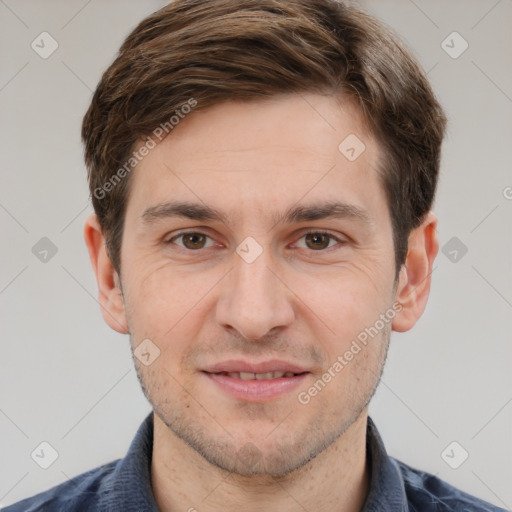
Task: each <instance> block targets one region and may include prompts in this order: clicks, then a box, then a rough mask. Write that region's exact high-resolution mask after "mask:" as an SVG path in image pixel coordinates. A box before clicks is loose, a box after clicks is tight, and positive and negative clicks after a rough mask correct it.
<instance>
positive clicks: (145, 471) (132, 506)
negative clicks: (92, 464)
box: [99, 412, 409, 512]
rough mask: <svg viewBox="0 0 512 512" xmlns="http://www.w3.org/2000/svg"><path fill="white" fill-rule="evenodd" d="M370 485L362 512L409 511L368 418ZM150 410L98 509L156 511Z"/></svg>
mask: <svg viewBox="0 0 512 512" xmlns="http://www.w3.org/2000/svg"><path fill="white" fill-rule="evenodd" d="M366 450H367V461H368V464H369V471H370V485H369V491H368V495H367V497H366V500H365V503H364V506H363V509H362V512H377V511H381V510H386V511H387V512H409V507H408V505H407V498H406V493H405V488H404V483H403V479H402V475H401V472H400V469H399V467H398V466H397V464H396V462H395V461H394V460H393V459H392V458H391V457H389V455H388V454H387V452H386V449H385V447H384V444H383V442H382V439H381V437H380V435H379V432H378V430H377V427H376V426H375V424H374V423H373V421H372V419H371V418H370V417H368V426H367V435H366ZM152 452H153V412H151V413H150V414H149V415H148V416H147V417H146V419H145V420H144V421H143V422H142V424H141V425H140V427H139V429H138V431H137V433H136V435H135V438H134V439H133V441H132V443H131V445H130V448H129V449H128V452H127V454H126V456H125V457H124V458H123V459H121V460H120V462H119V464H118V465H117V466H116V469H115V471H114V473H113V474H112V479H111V480H110V483H109V485H108V489H107V492H106V493H105V494H104V495H103V497H102V500H101V503H100V505H101V506H100V507H99V508H100V510H109V511H110V512H125V511H126V510H137V511H138V512H159V509H158V505H157V504H156V501H155V498H154V496H153V490H152V487H151V458H152Z"/></svg>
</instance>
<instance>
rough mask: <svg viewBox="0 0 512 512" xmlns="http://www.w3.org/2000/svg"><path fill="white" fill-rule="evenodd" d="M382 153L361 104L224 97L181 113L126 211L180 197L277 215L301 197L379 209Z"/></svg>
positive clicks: (146, 165)
mask: <svg viewBox="0 0 512 512" xmlns="http://www.w3.org/2000/svg"><path fill="white" fill-rule="evenodd" d="M198 106H200V104H199V105H198ZM379 151H380V150H379V148H378V146H377V143H376V141H375V140H374V138H373V137H372V136H371V135H370V134H369V133H368V132H367V130H365V129H364V124H363V121H362V118H361V115H360V113H359V111H358V109H357V107H355V106H354V105H353V104H351V103H348V102H346V101H345V102H343V101H340V100H339V99H337V98H334V97H332V96H330V97H328V96H321V95H316V94H292V95H284V96H280V97H274V98H271V99H267V100H264V101H252V102H224V103H221V104H219V105H216V106H214V107H210V108H208V109H205V110H203V111H201V110H198V111H197V112H193V113H192V114H190V115H189V116H188V117H185V118H184V119H182V120H181V121H180V123H179V124H178V125H177V126H176V127H175V128H174V129H173V131H172V132H171V134H170V135H169V136H168V137H166V138H165V139H164V140H163V141H162V142H160V143H159V144H158V145H157V146H156V147H155V148H154V149H152V150H151V151H150V152H149V154H148V155H147V156H146V157H145V158H144V159H143V160H142V161H141V162H139V164H138V165H137V167H136V169H135V171H134V172H133V176H132V180H133V183H132V187H131V188H132V192H131V197H130V200H129V208H128V210H129V211H136V212H138V214H139V215H140V214H141V212H142V211H145V210H146V209H147V208H148V205H149V207H151V206H156V205H158V204H160V203H164V202H166V201H169V200H171V199H172V200H175V199H177V198H179V199H186V200H194V201H195V202H203V203H208V206H212V207H215V208H216V209H217V210H223V211H226V212H227V213H228V214H229V211H230V210H232V211H236V210H237V209H243V210H246V211H250V212H251V213H252V215H255V214H257V215H263V214H264V213H265V212H268V213H270V212H272V216H273V218H275V216H276V214H277V215H278V214H279V205H283V209H286V210H289V208H290V206H292V205H293V204H297V203H298V202H299V201H300V200H301V199H302V198H303V199H304V200H306V202H307V201H309V202H311V201H317V202H318V200H322V201H334V200H344V201H345V202H347V203H350V204H354V206H356V207H359V208H360V209H364V208H365V204H364V203H367V205H366V206H368V207H376V208H378V207H379V206H382V204H381V203H382V201H383V200H384V193H383V191H382V190H381V185H380V179H379V176H378V171H377V169H378V160H379V154H380V153H379ZM377 196H379V197H377ZM235 216H236V215H235Z"/></svg>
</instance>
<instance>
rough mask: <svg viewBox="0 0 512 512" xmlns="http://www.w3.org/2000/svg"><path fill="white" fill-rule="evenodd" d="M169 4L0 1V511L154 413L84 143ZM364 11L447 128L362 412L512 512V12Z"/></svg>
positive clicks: (414, 459)
mask: <svg viewBox="0 0 512 512" xmlns="http://www.w3.org/2000/svg"><path fill="white" fill-rule="evenodd" d="M164 3H165V2H163V1H161V0H152V1H146V2H140V1H133V0H132V1H126V0H123V1H120V0H115V1H114V0H111V1H108V2H106V1H103V2H100V1H99V0H92V1H91V0H89V1H84V0H73V1H67V2H65V1H55V0H54V1H49V0H47V1H45V2H36V1H35V0H0V44H1V46H0V48H1V54H0V115H1V118H0V119H1V120H0V130H1V134H0V144H1V153H0V154H1V155H2V161H1V173H0V179H1V184H0V185H1V188H0V225H1V233H2V265H1V267H0V307H1V309H0V314H1V325H2V329H1V334H2V338H1V343H2V346H1V350H2V357H1V360H0V364H1V377H0V379H1V381H0V390H1V395H0V433H1V437H0V439H1V443H2V447H1V451H2V458H1V460H2V465H1V469H0V502H1V504H2V505H7V504H10V503H12V502H14V501H17V500H19V499H21V498H24V497H27V496H29V495H32V494H33V493H36V492H38V491H42V490H44V489H46V488H48V487H50V486H52V485H55V484H57V483H59V482H62V481H65V480H66V479H67V478H70V477H72V476H74V475H76V474H78V473H81V472H83V471H85V470H87V469H90V468H93V467H96V466H98V465H99V464H102V463H105V462H108V461H110V460H113V459H115V458H119V457H122V456H123V455H124V453H125V451H126V449H127V447H128V445H129V443H130V441H131V439H132V437H133V435H134V433H135V431H136V429H137V427H138V426H139V424H140V422H141V421H142V419H143V418H144V417H145V415H146V414H147V413H148V412H149V411H150V406H149V404H148V403H147V402H146V400H145V398H144V397H143V394H142V391H141V390H140V388H139V384H138V381H137V378H136V374H135V370H134V369H133V365H132V361H131V354H130V351H129V342H128V337H126V336H121V335H119V334H117V333H115V332H113V331H111V330H110V329H109V328H108V327H107V326H106V324H104V322H103V319H102V317H101V314H100V309H99V306H98V304H97V302H96V284H95V280H94V277H93V273H92V270H91V268H90V265H89V260H88V256H87V252H86V248H85V245H84V242H83V239H82V225H83V221H84V219H85V217H86V216H87V214H88V213H90V212H91V207H90V203H89V201H88V190H87V184H86V177H85V168H84V165H83V163H82V148H81V145H80V138H79V131H80V122H81V118H82V116H83V114H84V112H85V110H86V108H87V106H88V102H89V100H90V97H91V91H92V90H93V89H94V87H95V85H96V83H97V82H98V80H99V78H100V74H101V73H102V71H103V70H104V69H105V68H106V66H107V65H108V64H109V63H110V62H111V60H112V59H113V56H114V54H115V52H116V51H117V49H118V47H119V45H120V44H121V42H122V40H123V39H124V37H125V36H126V35H127V33H128V31H129V30H130V29H131V28H132V27H133V26H134V25H135V24H136V23H137V22H138V21H139V20H141V19H142V18H143V17H144V16H145V15H147V14H149V13H150V12H152V11H153V10H155V9H157V8H159V7H161V6H162V5H164ZM360 3H361V4H362V5H363V6H365V7H366V8H368V9H369V10H370V11H372V12H374V13H375V14H376V15H377V16H378V17H380V18H381V19H382V20H384V21H385V22H386V23H388V24H389V25H391V26H392V27H394V28H395V29H396V30H397V31H398V33H399V34H400V35H401V36H402V37H403V38H404V39H405V41H406V42H407V43H408V44H409V45H410V47H411V48H412V49H413V51H414V53H415V54H416V56H417V57H418V59H419V61H420V62H421V64H422V65H423V67H424V68H425V70H427V71H428V73H429V78H430V79H431V81H432V83H433V86H434V88H435V90H436V92H437V94H438V96H439V98H440V100H441V102H442V103H443V105H444V106H445V108H446V110H447V113H448V117H449V122H450V126H449V133H448V137H447V140H446V144H445V147H444V154H443V164H442V175H441V182H440V189H439V194H438V197H437V202H436V207H435V212H436V213H437V215H438V217H439V219H440V225H439V237H440V243H441V246H442V247H445V252H446V254H443V253H442V252H441V253H440V254H439V256H438V258H437V260H436V264H435V270H434V273H433V289H432V294H431V299H430V302H429V305H428V307H427V311H426V313H425V315H424V316H423V318H422V319H421V320H420V321H419V323H418V325H417V326H416V327H415V328H414V329H413V330H412V331H411V332H409V333H405V334H397V333H394V334H393V336H392V343H391V350H390V356H389V360H388V364H387V367H386V370H385V373H384V377H383V381H382V383H381V385H380V387H379V390H378V393H377V396H376V397H375V399H374V401H373V403H372V407H371V415H372V417H373V418H374V420H375V421H376V423H377V425H378V427H379V428H380V430H381V432H382V434H383V437H384V439H385V442H386V444H387V448H388V451H389V452H390V453H391V454H392V455H394V456H396V457H398V458H400V459H402V460H404V461H405V462H408V463H409V464H411V465H413V466H416V467H419V468H422V469H424V470H427V471H430V472H432V473H434V474H436V475H438V476H439V477H441V478H443V479H446V480H448V481H449V482H451V483H452V484H454V485H456V486H458V487H460V488H462V489H464V490H466V491H469V492H471V493H473V494H475V495H477V496H480V497H482V498H484V499H487V500H489V501H491V502H493V503H495V504H498V505H500V506H503V507H506V508H510V507H511V506H512V488H511V486H510V482H511V481H512V468H511V463H510V461H511V460H512V436H511V435H510V434H511V431H512V429H511V425H512V403H511V402H512V386H511V373H512V372H511V344H510V332H511V324H512V314H511V313H512V287H511V282H512V275H511V274H512V271H511V269H512V265H511V261H512V254H511V252H512V251H511V247H512V244H511V238H512V230H511V229H510V219H511V216H510V215H511V210H512V200H511V199H510V198H511V197H512V188H510V187H512V175H511V172H510V169H511V160H512V157H511V151H510V146H511V141H512V115H511V110H512V99H511V97H512V67H511V66H510V62H511V56H512V41H511V36H510V34H511V31H510V22H511V20H512V16H511V15H512V2H511V1H510V0H500V1H496V0H471V1H468V0H465V1H462V0H459V1H451V2H446V1H442V0H436V1H423V2H420V0H415V2H413V1H411V0H393V1H380V2H378V1H377V0H371V1H368V0H365V1H362V2H360ZM43 31H47V32H49V33H50V34H51V36H52V37H53V38H54V39H55V40H56V41H57V42H58V45H59V46H58V49H57V50H56V51H55V52H54V53H53V54H52V55H51V56H50V57H49V58H47V59H42V58H41V57H40V56H39V55H38V54H37V53H36V52H35V51H34V50H33V49H32V48H31V42H32V41H33V40H34V39H36V38H37V37H38V36H39V34H40V33H41V32H43ZM453 31H457V32H458V33H459V34H460V35H461V36H462V37H463V38H464V39H465V40H466V41H467V42H468V44H469V47H468V49H467V50H466V51H465V52H464V53H463V54H462V55H460V56H459V57H458V58H456V59H454V58H452V57H451V56H449V55H448V54H447V53H446V52H445V50H444V49H443V47H442V45H441V43H442V41H443V40H445V39H446V37H447V36H448V35H449V34H451V33H452V32H453ZM457 37H458V36H455V39H453V37H452V38H451V39H450V38H449V39H448V40H447V42H446V43H445V45H446V44H448V45H449V46H452V47H453V48H451V50H450V51H451V52H452V53H453V52H455V51H458V50H460V49H461V48H462V46H461V45H462V44H463V42H462V40H461V39H459V38H457ZM37 40H38V39H36V42H37ZM445 47H446V46H445ZM46 48H48V46H46ZM507 187H509V188H507ZM43 237H48V238H49V239H50V240H51V241H52V242H53V244H55V246H56V248H57V253H56V254H55V255H54V256H53V257H50V256H51V253H49V254H48V256H47V261H46V262H43V261H40V259H39V258H38V257H36V255H35V254H33V252H32V248H33V246H34V245H35V244H36V243H37V242H38V241H39V240H40V239H41V238H43ZM453 237H457V240H455V241H452V242H451V244H454V245H448V246H446V244H447V243H448V242H449V241H450V239H452V238H453ZM462 244H464V246H465V247H467V253H466V254H464V255H463V251H462ZM36 247H38V246H36ZM454 250H455V251H456V253H454V252H453V251H454ZM450 252H451V253H450ZM36 253H37V251H36ZM39 256H40V257H42V256H41V255H39ZM455 257H456V260H455V261H452V260H453V259H454V258H455ZM42 441H47V442H49V443H50V444H51V445H52V446H53V447H54V448H55V450H56V451H57V452H58V454H59V457H58V459H57V460H56V461H55V463H54V464H52V465H51V466H50V467H49V468H48V469H46V470H44V469H42V468H40V467H39V466H38V465H37V464H36V463H35V462H34V460H33V459H32V458H31V453H32V452H33V450H34V449H35V448H36V447H38V446H39V444H40V443H41V442H42ZM452 441H457V442H458V443H459V444H460V446H462V447H463V449H465V450H466V451H467V452H468V453H469V457H468V459H467V460H466V461H465V462H464V463H463V464H462V465H460V467H459V468H458V469H452V468H451V467H449V466H448V464H447V463H446V462H445V460H444V459H443V457H442V456H441V453H442V452H443V450H444V449H445V448H446V447H447V446H448V445H449V444H450V443H451V442H452ZM461 453H462V452H461V449H460V448H458V447H456V449H455V450H454V451H453V452H451V451H450V450H448V454H449V455H451V459H450V461H451V462H452V464H453V461H455V462H457V461H458V460H460V457H461ZM445 459H446V457H445Z"/></svg>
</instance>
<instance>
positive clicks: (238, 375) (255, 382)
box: [202, 361, 311, 402]
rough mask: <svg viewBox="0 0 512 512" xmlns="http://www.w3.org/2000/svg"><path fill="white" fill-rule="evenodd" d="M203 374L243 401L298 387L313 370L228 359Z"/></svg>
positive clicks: (280, 363)
mask: <svg viewBox="0 0 512 512" xmlns="http://www.w3.org/2000/svg"><path fill="white" fill-rule="evenodd" d="M202 373H203V374H204V375H206V377H207V378H208V379H209V380H210V382H212V383H213V384H214V385H215V387H216V388H217V389H218V390H219V391H221V392H222V393H223V394H224V395H228V396H230V397H232V398H235V399H237V400H240V401H249V402H266V401H270V400H273V399H277V398H279V397H282V396H283V395H285V394H287V393H290V392H291V391H292V390H293V389H295V388H296V387H298V386H299V385H300V383H301V382H303V381H304V379H305V378H306V377H307V376H308V375H311V372H310V371H309V370H307V369H305V368H302V367H300V366H298V365H294V364H290V363H287V362H284V361H266V362H262V363H257V364H254V363H246V362H243V361H225V362H223V363H219V364H217V365H213V366H211V367H209V368H208V369H206V370H203V371H202Z"/></svg>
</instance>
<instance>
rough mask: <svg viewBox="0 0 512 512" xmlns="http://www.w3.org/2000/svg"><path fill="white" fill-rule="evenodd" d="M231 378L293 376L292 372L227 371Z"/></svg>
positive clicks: (247, 378) (264, 378) (278, 377)
mask: <svg viewBox="0 0 512 512" xmlns="http://www.w3.org/2000/svg"><path fill="white" fill-rule="evenodd" d="M227 375H228V376H229V377H231V378H232V379H240V380H268V379H280V378H281V377H293V376H294V375H295V374H294V373H293V372H286V373H285V372H267V373H251V372H229V373H227Z"/></svg>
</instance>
